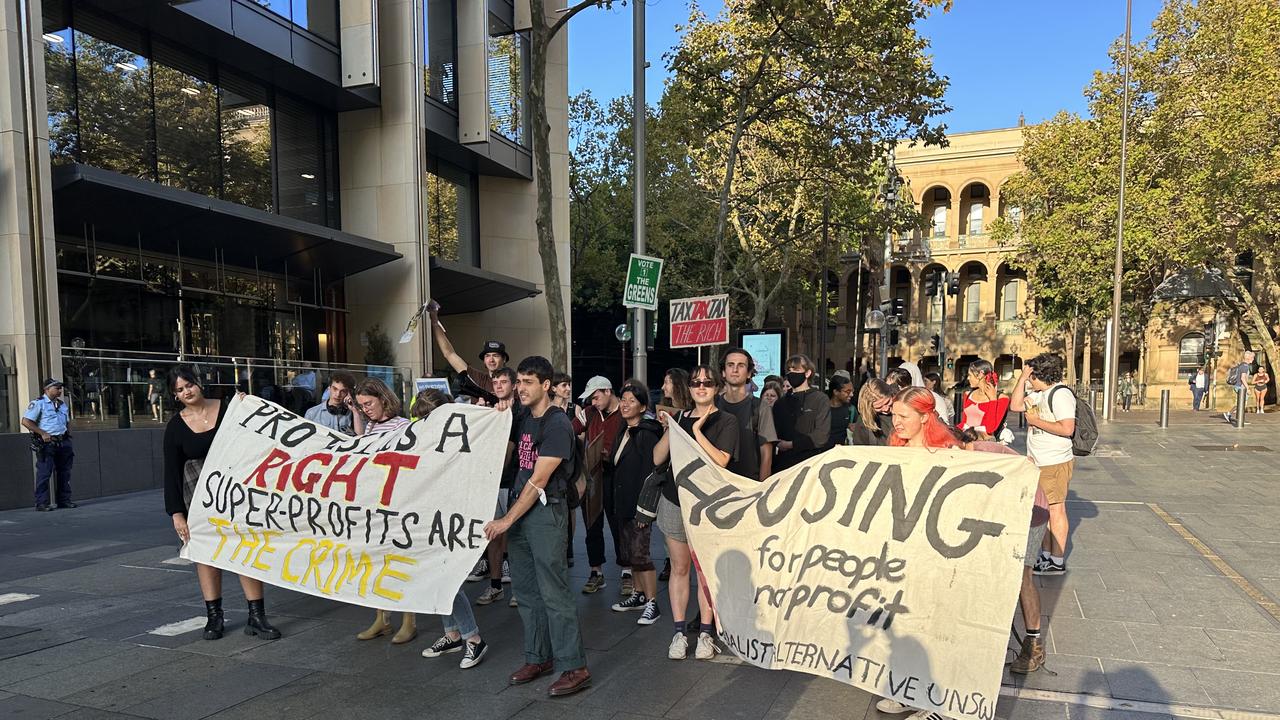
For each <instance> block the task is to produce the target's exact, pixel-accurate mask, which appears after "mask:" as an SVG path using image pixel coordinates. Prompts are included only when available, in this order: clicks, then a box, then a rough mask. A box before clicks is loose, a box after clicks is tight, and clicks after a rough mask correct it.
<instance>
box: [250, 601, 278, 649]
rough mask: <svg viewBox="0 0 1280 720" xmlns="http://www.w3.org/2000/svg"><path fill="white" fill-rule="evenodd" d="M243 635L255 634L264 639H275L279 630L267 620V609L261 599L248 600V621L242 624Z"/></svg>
mask: <svg viewBox="0 0 1280 720" xmlns="http://www.w3.org/2000/svg"><path fill="white" fill-rule="evenodd" d="M244 634H245V635H257V636H258V637H260V638H262V639H264V640H275V639H277V638H279V637H280V631H279V630H277V629H275V628H273V627H271V623H269V622H267V609H266V607H265V605H264V601H263V600H250V601H249V622H247V623H245V625H244Z"/></svg>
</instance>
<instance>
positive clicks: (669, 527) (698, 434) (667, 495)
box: [637, 365, 738, 660]
mask: <svg viewBox="0 0 1280 720" xmlns="http://www.w3.org/2000/svg"><path fill="white" fill-rule="evenodd" d="M723 385H724V383H723V381H722V380H721V378H720V371H719V370H716V369H715V368H713V367H710V366H707V365H699V366H697V367H695V368H694V369H693V372H692V373H690V380H689V393H690V395H692V399H693V409H692V410H690V411H688V412H683V411H682V412H681V413H680V414H679V417H677V418H676V422H677V423H679V425H680V428H681V429H682V430H684V431H685V432H686V433H688V434H689V436H690V437H692V438H693V439H694V441H695V442H697V443H698V445H699V446H700V447H701V448H702V450H703V452H705V453H706V454H707V455H708V456H709V457H710V458H711V460H712V461H713V462H715V463H716V464H717V465H719V466H720V467H725V466H727V465H728V464H729V461H730V460H731V459H733V456H734V454H735V453H737V451H738V423H737V419H736V418H735V417H734V416H733V415H732V414H730V413H722V412H719V411H717V410H716V395H717V394H718V393H719V391H720V388H721V387H722V386H723ZM658 420H659V421H660V422H661V423H662V426H663V427H664V428H665V427H668V425H669V423H670V422H671V416H670V415H669V414H667V413H666V412H665V411H664V412H659V413H658ZM670 456H671V434H670V432H669V431H668V432H667V433H666V434H664V435H663V436H662V439H661V440H659V441H658V445H657V446H656V447H655V448H654V449H653V463H654V465H655V466H661V465H663V464H664V463H666V462H667V460H668V459H669V458H670ZM659 484H660V487H661V492H662V494H661V497H659V498H658V507H657V511H656V514H657V523H658V529H659V530H661V531H662V534H663V535H665V536H666V539H667V555H668V556H670V558H671V584H670V585H669V586H668V591H669V599H670V601H671V619H672V621H673V622H674V627H675V635H674V636H673V637H672V638H671V646H670V647H669V648H668V649H667V657H669V658H671V659H672V660H683V659H684V658H685V656H686V655H687V654H688V652H689V638H688V637H686V636H685V634H684V633H685V613H686V612H687V611H688V607H689V570H690V566H691V564H692V563H693V555H692V553H691V552H690V550H689V538H688V536H687V535H686V534H685V531H684V515H683V514H682V513H681V511H680V495H679V493H678V492H677V488H676V483H675V478H674V477H672V474H671V473H669V472H668V473H663V474H662V476H661V479H660V481H659ZM642 492H643V491H642ZM637 517H639V516H637ZM700 589H701V588H700ZM698 614H699V621H700V622H699V628H698V645H697V647H696V648H695V649H694V652H693V656H694V657H695V658H697V659H699V660H710V659H711V658H713V657H715V654H716V652H717V650H716V646H715V642H713V641H712V639H711V638H712V633H714V632H715V623H714V622H713V615H712V611H711V601H710V598H708V597H707V594H706V593H705V592H699V593H698Z"/></svg>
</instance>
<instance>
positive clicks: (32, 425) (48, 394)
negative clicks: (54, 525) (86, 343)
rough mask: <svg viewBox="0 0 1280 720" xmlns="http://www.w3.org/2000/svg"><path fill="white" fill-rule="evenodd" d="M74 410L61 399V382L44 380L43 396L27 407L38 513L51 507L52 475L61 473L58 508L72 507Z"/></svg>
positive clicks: (24, 421) (25, 415)
mask: <svg viewBox="0 0 1280 720" xmlns="http://www.w3.org/2000/svg"><path fill="white" fill-rule="evenodd" d="M70 422H71V411H70V409H69V408H68V407H67V403H66V401H65V400H63V399H62V381H61V380H53V379H49V380H45V381H44V394H43V395H41V396H40V397H39V398H37V399H35V400H32V401H31V404H30V405H27V411H26V412H25V413H23V414H22V426H23V427H25V428H26V429H28V430H30V431H31V434H32V438H31V449H32V450H34V451H35V453H36V510H39V511H41V512H44V511H46V510H52V509H53V508H51V507H49V476H50V475H52V474H53V471H54V470H57V471H58V495H57V499H58V507H60V508H73V507H76V504H75V503H73V502H71V463H72V461H73V460H74V459H75V457H76V454H75V451H73V450H72V449H71V431H70V428H69V427H68V425H69V424H70Z"/></svg>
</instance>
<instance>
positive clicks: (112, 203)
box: [0, 0, 569, 433]
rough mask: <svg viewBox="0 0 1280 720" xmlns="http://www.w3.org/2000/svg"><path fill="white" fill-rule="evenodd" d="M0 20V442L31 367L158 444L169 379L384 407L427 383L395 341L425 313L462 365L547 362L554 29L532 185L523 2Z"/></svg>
mask: <svg viewBox="0 0 1280 720" xmlns="http://www.w3.org/2000/svg"><path fill="white" fill-rule="evenodd" d="M0 8H3V14H2V15H0V51H2V52H3V57H4V62H3V64H2V65H0V433H4V432H9V433H15V432H20V431H21V427H20V426H19V425H18V417H19V411H20V410H21V409H22V408H25V406H26V403H27V401H28V400H30V399H31V398H32V397H34V396H35V395H36V394H37V393H38V392H39V386H40V379H41V378H43V377H50V376H51V377H58V378H63V379H65V381H66V383H67V389H68V391H69V395H70V398H71V403H72V407H73V408H74V411H75V413H76V416H77V420H76V425H75V427H79V428H81V429H82V430H89V429H102V428H107V427H113V428H114V427H126V426H129V425H133V426H138V425H141V426H150V427H153V428H158V427H160V426H161V423H162V421H163V420H164V419H165V415H163V414H162V413H156V414H153V412H152V408H151V407H150V406H151V395H153V394H154V393H153V392H152V390H153V387H152V386H153V379H152V374H153V373H154V374H155V376H156V377H160V378H162V377H163V376H164V374H165V373H166V372H167V371H168V369H169V368H170V367H172V365H174V364H175V363H176V362H178V361H188V362H196V363H198V364H199V366H200V368H201V370H202V371H203V372H204V373H205V374H206V379H207V381H208V383H209V384H210V385H212V386H214V387H222V388H224V389H227V390H229V389H231V388H232V387H240V388H247V389H249V390H251V391H253V392H256V393H258V394H262V395H264V396H268V397H271V398H272V399H276V400H279V401H281V402H283V403H285V404H287V405H289V406H291V407H294V406H296V407H302V406H304V405H306V404H307V403H310V402H314V401H318V398H319V395H320V392H321V390H322V387H323V385H324V384H325V383H326V382H327V375H328V373H329V372H331V371H333V370H336V369H339V368H346V369H350V370H352V371H354V372H355V373H357V374H358V375H360V374H370V375H377V376H380V377H383V378H384V379H386V380H388V381H389V382H391V383H392V384H393V385H394V386H395V387H396V388H397V389H398V390H403V389H404V388H406V387H407V385H408V384H409V383H410V381H411V380H412V378H414V377H419V376H424V375H431V374H442V373H440V372H439V371H440V370H447V369H448V366H447V365H446V364H443V363H442V362H441V358H439V356H438V355H437V354H435V353H434V350H433V348H432V342H431V337H430V333H429V332H424V330H425V329H426V328H425V327H422V326H420V327H418V328H417V329H416V332H413V333H412V334H410V333H407V332H406V329H407V326H408V324H409V320H410V318H412V317H413V316H414V314H415V313H416V312H417V311H418V309H419V308H420V307H422V305H423V304H424V303H425V302H426V301H427V299H428V298H432V297H434V298H435V299H436V300H437V301H438V302H439V303H440V304H441V306H442V311H441V312H442V315H444V316H445V322H446V324H447V326H448V328H449V330H450V338H451V340H452V342H453V344H454V345H455V346H456V347H457V349H458V351H459V352H460V353H461V354H463V355H464V356H465V357H467V358H472V357H473V356H474V354H475V353H476V352H477V351H478V349H479V348H480V347H481V345H482V343H483V341H484V340H486V339H488V338H498V339H501V340H503V341H504V342H506V344H507V347H508V350H509V352H510V353H511V355H512V356H513V357H515V358H517V359H518V358H519V357H521V356H523V355H528V354H544V355H549V354H550V347H551V343H550V335H549V332H548V321H547V312H546V308H545V304H544V299H543V297H542V296H541V293H542V272H541V263H540V262H539V260H538V255H537V252H538V250H537V239H536V225H535V216H536V189H537V186H536V183H537V182H542V181H546V182H551V184H552V187H553V197H554V208H553V210H554V213H553V215H554V228H555V234H556V237H557V239H558V243H557V249H558V252H559V254H560V263H559V264H560V269H561V282H562V283H563V284H564V286H565V287H566V288H567V287H568V285H569V262H568V236H569V233H568V194H567V173H568V159H567V158H568V155H567V153H568V144H567V137H568V127H567V123H568V70H567V36H566V34H564V33H561V34H560V35H559V36H558V37H557V38H556V39H555V41H554V44H553V46H552V47H551V48H550V53H549V62H548V66H547V97H548V98H549V99H548V108H547V109H548V116H549V120H550V124H551V137H550V150H551V156H552V163H551V168H552V177H551V178H545V179H543V178H535V177H534V175H535V173H534V163H533V159H532V153H531V147H530V145H531V143H530V141H531V137H530V130H529V122H528V118H529V115H528V112H527V97H528V86H529V81H530V78H529V67H530V63H529V52H530V48H529V41H528V33H527V30H528V28H529V27H530V24H531V23H530V19H529V9H528V3H527V0H524V1H523V2H521V0H515V2H513V0H342V2H339V1H338V0H191V1H189V2H181V3H173V2H165V1H163V0H140V1H139V0H133V1H130V2H125V1H124V0H75V1H74V2H73V1H71V0H0ZM568 296H569V294H568V293H567V292H566V293H565V297H566V298H567V297H568ZM565 316H566V317H568V316H569V312H568V308H566V312H565ZM163 394H164V395H167V392H166V393H163ZM122 416H124V417H122ZM156 418H159V420H156Z"/></svg>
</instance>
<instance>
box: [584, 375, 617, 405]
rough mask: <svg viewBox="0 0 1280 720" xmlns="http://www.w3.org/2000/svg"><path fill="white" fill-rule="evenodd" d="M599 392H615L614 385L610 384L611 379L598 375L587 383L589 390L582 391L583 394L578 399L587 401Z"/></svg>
mask: <svg viewBox="0 0 1280 720" xmlns="http://www.w3.org/2000/svg"><path fill="white" fill-rule="evenodd" d="M597 390H608V391H609V392H613V383H611V382H609V378H607V377H605V376H603V375H596V376H595V377H593V378H591V379H590V380H588V381H587V389H586V390H583V391H582V394H581V395H579V396H578V399H579V400H586V399H587V398H589V397H591V396H592V395H594V394H596V391H597Z"/></svg>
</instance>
